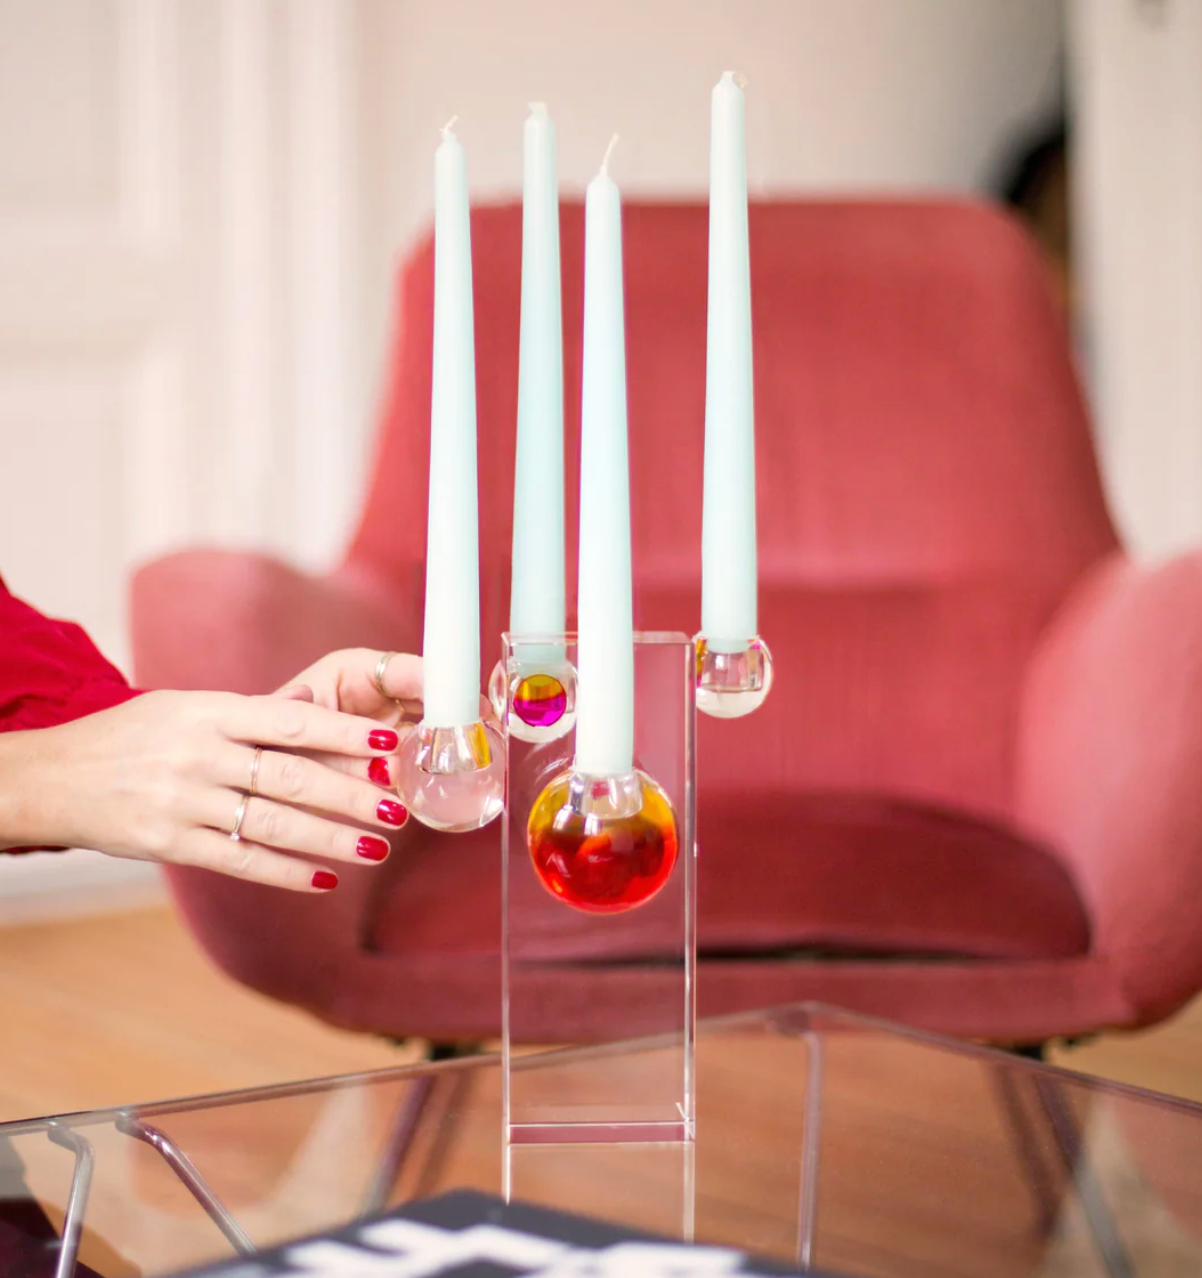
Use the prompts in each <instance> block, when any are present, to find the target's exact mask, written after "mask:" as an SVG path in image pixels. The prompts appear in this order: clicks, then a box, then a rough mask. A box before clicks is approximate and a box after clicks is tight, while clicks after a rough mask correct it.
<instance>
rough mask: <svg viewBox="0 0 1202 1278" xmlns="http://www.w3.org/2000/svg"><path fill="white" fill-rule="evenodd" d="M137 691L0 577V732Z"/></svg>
mask: <svg viewBox="0 0 1202 1278" xmlns="http://www.w3.org/2000/svg"><path fill="white" fill-rule="evenodd" d="M137 695H138V694H137V691H136V690H135V689H133V688H131V687H130V686H129V684H128V683H126V681H125V679H124V678H123V677H122V675H121V672H120V671H119V670H118V669H117V668H116V666H114V665H111V664H110V663H109V662H108V661H106V660H105V659H104V658H103V657H102V656H101V655H100V652H99V651H98V649H97V648H96V645H95V644H94V643H92V641H91V640H90V639H89V638H88V636H87V635H86V634H85V633H84V631H83V630H82V629H80V627H79V626H77V625H74V624H73V623H72V622H69V621H54V620H52V619H51V618H50V617H44V616H43V615H42V614H41V613H40V612H38V611H37V610H36V609H35V608H31V607H30V606H29V605H28V604H27V603H23V602H22V601H21V600H20V599H16V598H14V597H13V596H12V595H11V594H10V593H9V592H8V589H7V588H6V587H5V585H4V582H3V581H0V732H16V731H19V730H21V729H24V728H50V727H53V726H54V725H55V724H56V723H66V722H68V721H69V720H71V719H79V718H82V717H83V716H84V715H86V714H94V713H95V712H96V711H97V710H107V709H109V708H110V707H111V706H116V705H120V704H121V702H123V701H128V700H130V698H131V697H136V696H137ZM61 850H62V849H60V848H9V849H7V853H15V852H34V851H44V852H52V851H61Z"/></svg>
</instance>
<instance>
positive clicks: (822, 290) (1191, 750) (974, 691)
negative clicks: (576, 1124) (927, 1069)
mask: <svg viewBox="0 0 1202 1278" xmlns="http://www.w3.org/2000/svg"><path fill="white" fill-rule="evenodd" d="M706 224H707V218H706V210H705V207H704V206H703V205H696V204H691V205H678V206H663V205H640V204H632V205H629V206H628V207H627V209H626V213H625V236H626V241H625V242H626V286H627V322H628V359H629V400H630V442H631V459H632V508H633V519H634V532H635V547H636V550H635V577H636V589H637V596H638V597H637V602H636V623H637V624H639V625H640V626H641V627H643V628H648V629H651V628H673V629H683V630H686V631H691V630H692V629H694V628H695V627H696V624H697V621H698V613H699V578H700V531H701V523H700V514H701V468H702V442H703V440H702V436H703V430H702V423H703V409H704V361H705V288H706V285H705V276H706ZM750 225H751V237H752V270H753V289H754V317H755V355H756V369H755V372H756V388H755V389H756V406H757V424H758V441H759V452H758V457H759V461H758V485H759V506H760V563H761V630H762V633H763V634H764V635H765V637H766V638H767V639H768V641H769V643H770V644H771V645H772V648H773V652H774V654H775V658H776V664H777V671H778V675H777V682H776V686H775V688H774V690H773V692H772V695H771V696H770V698H769V700H768V702H767V703H766V705H765V706H764V708H763V710H762V711H761V712H759V713H758V714H756V715H754V716H752V717H751V718H748V719H745V720H741V721H736V722H727V723H719V722H713V721H706V720H703V721H702V723H701V725H700V729H699V748H700V763H699V794H700V821H699V830H700V845H701V857H702V859H701V877H700V893H701V901H700V911H701V923H700V932H699V935H700V945H701V951H702V962H701V976H700V982H699V999H700V1008H701V1011H702V1012H703V1013H707V1012H719V1011H725V1010H733V1009H737V1008H743V1007H749V1006H763V1005H768V1004H772V1003H777V1002H784V1001H792V1000H800V999H809V998H813V999H821V1000H825V1001H829V1002H832V1003H835V1004H840V1005H842V1006H845V1007H848V1008H853V1009H858V1010H862V1011H866V1012H870V1013H876V1014H880V1015H884V1016H888V1017H891V1018H895V1019H898V1020H901V1021H904V1022H909V1023H911V1024H915V1025H922V1026H928V1027H932V1028H935V1029H939V1030H943V1031H947V1032H951V1033H958V1034H969V1035H975V1036H982V1037H986V1038H990V1039H994V1040H997V1041H1006V1042H1013V1043H1024V1042H1037V1041H1041V1040H1043V1039H1046V1038H1048V1037H1051V1036H1056V1035H1073V1034H1079V1033H1083V1032H1088V1031H1092V1030H1096V1029H1099V1028H1102V1027H1111V1026H1134V1025H1139V1024H1143V1023H1147V1022H1150V1021H1153V1020H1156V1019H1158V1018H1161V1017H1164V1016H1166V1015H1168V1014H1169V1013H1171V1012H1172V1011H1173V1010H1174V1009H1176V1008H1178V1007H1179V1006H1180V1005H1181V1004H1182V1003H1183V1002H1184V1001H1185V1000H1187V999H1188V998H1189V997H1190V996H1191V995H1192V994H1194V993H1195V992H1196V991H1197V990H1198V989H1199V988H1202V929H1200V928H1199V927H1198V925H1197V921H1196V911H1197V902H1198V901H1199V900H1200V899H1202V802H1200V801H1199V798H1198V794H1199V787H1200V783H1202V557H1199V556H1194V555H1191V556H1187V557H1185V558H1182V559H1179V560H1177V561H1176V562H1173V563H1170V564H1168V565H1165V566H1163V567H1159V568H1155V569H1149V568H1142V567H1137V566H1136V565H1134V564H1133V563H1132V562H1130V561H1129V560H1128V559H1127V557H1126V556H1125V555H1124V553H1123V551H1122V549H1121V547H1120V546H1119V544H1118V541H1117V538H1116V535H1115V532H1114V529H1113V527H1112V524H1111V520H1110V518H1109V515H1108V513H1107V508H1106V503H1105V500H1104V498H1103V494H1102V490H1101V485H1100V482H1099V477H1098V472H1097V466H1096V462H1095V458H1094V452H1093V448H1092V444H1091V439H1090V426H1089V421H1088V418H1087V415H1086V410H1085V408H1084V406H1083V403H1082V398H1081V394H1080V391H1079V389H1078V385H1077V381H1076V378H1075V376H1074V372H1073V367H1072V362H1071V359H1070V352H1069V349H1068V345H1067V341H1066V336H1065V333H1064V326H1063V323H1062V320H1061V317H1060V316H1059V314H1058V313H1057V312H1056V309H1055V307H1054V304H1053V302H1052V300H1051V296H1050V292H1049V289H1048V287H1047V285H1046V282H1045V278H1044V273H1043V269H1042V267H1041V264H1040V262H1039V261H1038V259H1037V257H1036V254H1035V252H1034V250H1033V248H1032V247H1031V245H1030V244H1029V243H1028V241H1027V240H1026V238H1025V237H1024V236H1023V234H1021V233H1020V232H1019V231H1018V230H1017V229H1016V227H1015V226H1014V225H1013V224H1011V223H1010V222H1009V221H1008V220H1007V219H1005V218H1004V217H1003V216H1002V215H1001V214H999V213H997V212H995V211H992V210H989V209H987V208H984V207H981V206H977V205H974V204H970V203H956V202H942V201H932V202H913V203H775V204H764V205H757V206H754V207H753V208H752V211H751V219H750ZM520 226H521V214H520V209H519V208H518V207H516V206H508V207H499V208H484V209H479V210H477V211H476V212H475V214H474V217H473V248H474V254H475V280H476V298H477V309H476V332H477V343H478V353H477V359H478V374H477V376H478V388H479V408H480V474H481V476H482V478H483V481H484V482H483V483H482V488H481V530H482V536H481V544H482V580H483V600H482V630H483V636H482V643H483V653H484V662H485V670H484V671H482V677H483V676H484V675H485V673H486V671H487V669H488V668H489V667H491V665H492V663H493V661H494V660H495V657H496V652H497V648H498V636H499V634H500V632H501V630H502V629H503V628H504V625H505V614H506V604H507V598H508V563H507V559H508V551H509V539H510V530H511V524H512V512H511V509H510V503H511V500H512V497H511V494H512V479H513V456H514V420H515V410H516V400H517V380H516V379H517V362H518V361H517V334H518V312H519V270H520ZM582 235H583V217H582V211H581V209H580V207H579V206H577V205H573V204H569V205H565V206H564V210H563V221H562V241H563V255H564V259H563V260H564V267H563V277H564V317H565V318H564V323H565V347H566V386H567V400H568V458H569V468H570V488H571V489H574V486H575V483H576V463H577V456H578V430H579V374H580V333H581V301H582V299H581V283H582V260H583V259H582V248H583V245H582ZM432 279H433V258H432V251H431V246H430V244H429V242H423V243H421V244H420V245H418V247H417V248H416V249H415V250H414V252H413V253H412V255H411V256H410V257H409V259H408V260H407V262H406V263H405V264H404V266H403V269H402V270H401V272H400V277H399V286H398V290H397V326H396V332H397V334H398V336H397V338H396V345H395V350H394V357H393V360H392V366H391V374H390V385H389V387H388V389H387V394H386V401H385V408H384V412H383V421H382V424H381V429H380V433H379V439H378V449H377V455H376V459H375V467H374V474H373V477H372V481H371V486H370V491H369V493H368V497H367V502H366V506H365V509H364V513H363V518H362V522H361V524H360V526H359V530H358V533H357V535H356V536H355V538H354V541H353V543H352V545H351V547H350V549H349V551H348V553H347V556H346V560H345V563H344V564H343V565H342V567H341V568H339V569H338V570H337V571H335V572H334V573H333V574H331V575H330V576H328V577H326V578H322V579H312V578H308V577H305V576H302V575H300V574H298V573H297V572H296V571H294V570H293V569H291V568H288V567H287V566H285V565H284V564H282V563H278V562H275V561H272V560H269V559H265V558H262V557H259V556H254V555H247V554H231V553H217V552H213V551H203V550H197V551H190V552H187V553H182V554H177V555H173V556H170V557H168V558H166V559H163V560H160V561H159V562H156V563H153V564H150V565H148V566H147V567H145V568H143V569H142V570H141V571H140V572H139V573H138V575H137V577H136V579H135V581H134V585H133V596H132V607H133V635H134V651H135V661H136V677H137V679H138V680H139V681H140V682H141V683H142V684H143V685H150V686H164V685H171V686H179V687H216V688H229V689H234V690H241V691H261V690H265V689H268V688H270V687H272V686H274V685H276V684H277V683H279V682H280V681H282V680H283V679H284V678H286V677H287V676H288V675H290V674H291V673H292V672H294V671H295V670H296V669H298V668H299V667H300V666H302V665H303V664H305V663H307V662H308V661H310V660H311V659H313V658H315V657H316V656H318V655H320V654H321V653H323V652H325V651H327V650H329V649H331V648H334V647H339V646H345V645H351V644H354V645H368V646H377V647H380V648H394V649H411V650H416V648H417V647H418V645H419V642H420V631H421V626H420V618H421V603H422V591H423V581H422V578H423V553H424V532H425V485H426V459H427V450H428V440H427V432H428V423H429V402H430V357H431V349H430V348H431V331H430V313H431V296H432ZM575 517H576V496H575V492H574V491H572V493H571V496H570V498H569V517H568V526H569V528H570V529H573V530H574V526H575ZM574 556H575V547H574V532H573V535H572V537H571V544H570V545H569V562H570V563H574ZM569 589H570V594H569V597H570V598H571V597H572V596H573V594H574V583H572V582H570V583H569ZM498 841H499V832H498V830H497V828H496V827H495V826H494V827H493V828H491V829H489V830H486V831H483V832H481V833H479V834H477V835H472V836H455V837H447V836H436V835H433V834H431V833H430V832H428V831H425V830H422V829H419V828H410V829H408V830H406V831H405V832H403V833H402V834H401V835H399V836H397V838H396V840H395V851H394V855H393V857H392V858H391V859H390V861H389V862H388V863H387V864H386V865H385V866H384V867H383V868H382V869H379V870H376V869H370V870H369V869H363V870H362V871H353V872H351V873H350V874H348V875H347V876H345V878H344V883H343V886H342V887H340V889H339V891H338V892H336V893H333V894H331V896H330V897H329V898H322V899H316V898H309V897H307V898H294V897H291V896H288V895H286V894H283V893H274V892H272V891H271V890H269V889H264V888H258V887H255V886H253V885H247V884H244V883H239V882H235V881H232V880H229V879H225V878H221V877H218V876H215V875H212V874H208V873H205V872H202V871H184V870H172V871H170V879H171V884H172V888H173V891H174V893H175V896H176V899H177V901H178V903H179V907H180V909H181V910H182V912H183V915H184V917H185V918H186V919H187V921H188V923H189V925H190V926H191V928H192V929H193V931H194V932H195V934H196V936H197V937H198V938H199V940H200V942H201V944H202V945H203V946H204V947H205V948H206V949H207V951H208V952H209V953H210V955H212V957H213V958H214V959H215V960H216V962H217V963H219V964H220V965H221V966H222V967H223V968H225V969H226V970H227V971H228V972H230V973H232V974H233V975H234V976H235V977H237V978H238V979H240V980H242V981H244V982H246V983H247V984H249V985H251V986H254V987H255V988H257V989H259V990H262V991H264V992H266V993H268V994H270V995H273V996H274V997H276V998H279V999H283V1000H287V1001H289V1002H292V1003H295V1004H299V1005H302V1006H304V1007H306V1008H308V1009H310V1010H311V1011H312V1012H314V1013H315V1014H317V1015H318V1016H321V1017H323V1018H325V1019H327V1020H329V1021H332V1022H335V1023H338V1024H342V1025H347V1026H353V1027H357V1028H361V1029H366V1030H371V1031H376V1032H381V1033H388V1034H393V1035H407V1034H421V1035H426V1036H430V1037H434V1038H439V1039H455V1038H466V1037H471V1036H476V1035H487V1034H491V1033H495V1032H496V1031H497V1028H498V1020H499V1001H498V1000H499V970H498V949H499V917H498V915H499V906H498V900H499V879H500V874H499V861H500V858H499V853H498ZM632 955H633V956H637V940H635V939H633V938H632V937H629V936H620V937H619V938H618V941H617V948H616V951H615V958H629V957H631V956H632ZM655 979H656V977H655V974H654V971H651V970H639V969H638V968H637V966H636V967H633V968H632V967H631V966H630V965H629V964H626V963H616V962H615V963H614V964H613V965H612V966H607V965H604V964H602V965H599V966H597V967H595V968H590V970H589V971H588V973H587V974H585V973H581V972H579V971H573V970H569V969H566V968H565V969H563V970H556V969H550V970H549V971H548V973H547V978H546V988H545V991H544V994H545V998H544V1013H545V1017H544V1021H545V1023H544V1025H543V1027H542V1029H543V1030H544V1031H545V1033H543V1034H542V1035H541V1037H543V1038H544V1039H558V1040H568V1039H581V1038H587V1037H589V1036H590V1035H592V1034H594V1033H597V1032H599V1031H600V1030H602V1029H605V1030H609V1029H610V1028H612V1026H613V1025H614V1024H615V1021H616V1018H617V1017H618V1016H619V1015H621V1016H623V1018H624V1019H623V1021H622V1024H623V1025H624V1026H625V1027H626V1028H628V1029H630V1030H631V1031H632V1032H637V1031H638V1029H639V1025H638V1022H637V1014H636V1015H635V1017H634V1019H633V1020H631V1019H629V1017H630V1009H631V1008H632V1006H633V1007H635V1008H637V1005H638V1001H639V1000H638V994H639V991H640V989H645V988H646V983H647V982H651V981H654V980H655ZM584 981H587V982H588V997H581V992H582V984H581V983H582V982H584ZM619 1009H621V1010H620V1011H619Z"/></svg>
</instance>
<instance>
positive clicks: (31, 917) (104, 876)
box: [0, 849, 167, 927]
mask: <svg viewBox="0 0 1202 1278" xmlns="http://www.w3.org/2000/svg"><path fill="white" fill-rule="evenodd" d="M166 900H167V893H166V889H165V887H164V885H163V879H162V875H161V874H160V873H159V869H158V866H156V865H152V864H150V863H149V862H146V861H122V860H120V859H119V858H117V857H111V856H102V855H101V854H100V853H99V852H85V851H83V850H82V849H78V850H75V851H71V852H32V853H23V854H22V855H20V856H8V855H6V854H5V853H3V852H0V927H6V926H10V925H12V924H14V923H40V922H44V921H47V920H52V919H64V918H80V917H84V916H87V915H93V914H117V913H120V912H121V911H123V910H136V909H143V908H146V907H149V906H154V905H162V904H164V903H165V902H166Z"/></svg>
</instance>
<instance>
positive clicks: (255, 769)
mask: <svg viewBox="0 0 1202 1278" xmlns="http://www.w3.org/2000/svg"><path fill="white" fill-rule="evenodd" d="M262 757H263V747H262V746H255V757H254V759H252V760H251V765H250V790H249V791H248V793H249V795H250V797H251V798H252V799H253V798H254V796H255V795H256V794H258V793H259V760H260V759H262Z"/></svg>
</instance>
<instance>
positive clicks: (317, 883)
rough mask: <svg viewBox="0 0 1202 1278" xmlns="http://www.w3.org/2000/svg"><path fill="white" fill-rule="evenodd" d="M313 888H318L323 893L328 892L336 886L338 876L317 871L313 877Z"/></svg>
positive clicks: (324, 871) (328, 872)
mask: <svg viewBox="0 0 1202 1278" xmlns="http://www.w3.org/2000/svg"><path fill="white" fill-rule="evenodd" d="M313 886H314V887H315V888H320V889H321V890H322V891H323V892H329V891H330V890H331V889H332V888H336V887H337V886H338V875H336V874H331V873H330V871H329V870H318V871H317V873H316V874H314V875H313Z"/></svg>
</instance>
